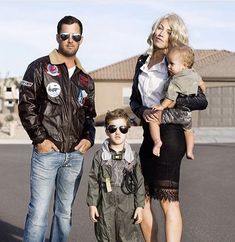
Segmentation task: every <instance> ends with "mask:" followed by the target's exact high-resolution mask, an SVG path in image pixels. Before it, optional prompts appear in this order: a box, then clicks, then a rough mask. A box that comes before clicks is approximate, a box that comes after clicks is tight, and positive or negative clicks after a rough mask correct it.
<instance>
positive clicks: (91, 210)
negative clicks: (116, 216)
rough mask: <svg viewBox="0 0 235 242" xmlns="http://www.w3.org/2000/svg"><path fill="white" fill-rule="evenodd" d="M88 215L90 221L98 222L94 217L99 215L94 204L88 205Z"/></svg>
mask: <svg viewBox="0 0 235 242" xmlns="http://www.w3.org/2000/svg"><path fill="white" fill-rule="evenodd" d="M89 217H90V219H91V221H92V222H94V223H96V222H98V221H97V219H96V218H97V217H99V213H98V210H97V208H96V206H90V207H89Z"/></svg>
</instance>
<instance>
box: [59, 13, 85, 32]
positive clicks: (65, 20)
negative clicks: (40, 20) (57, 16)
mask: <svg viewBox="0 0 235 242" xmlns="http://www.w3.org/2000/svg"><path fill="white" fill-rule="evenodd" d="M74 23H77V24H78V25H79V27H80V31H81V33H80V34H81V35H82V32H83V26H82V22H81V21H80V20H79V19H77V18H75V17H73V16H64V17H63V18H62V19H61V20H60V21H59V22H58V24H57V34H60V31H61V28H62V25H63V24H68V25H71V24H74Z"/></svg>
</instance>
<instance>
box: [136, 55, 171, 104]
mask: <svg viewBox="0 0 235 242" xmlns="http://www.w3.org/2000/svg"><path fill="white" fill-rule="evenodd" d="M149 60H150V56H149V57H148V59H147V60H146V61H145V63H144V65H143V66H142V67H141V68H140V69H141V70H142V72H141V74H140V75H139V83H138V88H139V91H140V94H141V98H142V102H143V105H144V106H147V107H152V106H153V105H156V104H160V101H161V99H163V98H164V96H165V90H164V85H165V83H166V82H167V79H168V70H167V64H166V59H165V58H164V59H163V60H162V61H161V62H160V63H158V64H156V65H153V66H152V67H151V68H150V69H149V68H148V63H149Z"/></svg>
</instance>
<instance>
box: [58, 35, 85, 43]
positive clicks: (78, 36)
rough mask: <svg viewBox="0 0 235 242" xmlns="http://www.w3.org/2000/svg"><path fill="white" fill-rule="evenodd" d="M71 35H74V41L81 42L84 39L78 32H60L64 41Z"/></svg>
mask: <svg viewBox="0 0 235 242" xmlns="http://www.w3.org/2000/svg"><path fill="white" fill-rule="evenodd" d="M70 35H71V36H72V39H73V40H74V41H76V42H79V41H80V40H81V39H82V36H81V35H80V34H78V33H72V34H70V33H61V34H60V38H61V39H62V40H63V41H65V40H67V39H68V38H69V37H70Z"/></svg>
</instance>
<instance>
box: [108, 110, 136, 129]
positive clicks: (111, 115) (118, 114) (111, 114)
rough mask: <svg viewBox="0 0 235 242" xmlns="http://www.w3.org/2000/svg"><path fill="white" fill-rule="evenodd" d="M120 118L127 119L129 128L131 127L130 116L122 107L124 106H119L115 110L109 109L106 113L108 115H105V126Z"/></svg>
mask: <svg viewBox="0 0 235 242" xmlns="http://www.w3.org/2000/svg"><path fill="white" fill-rule="evenodd" d="M119 118H122V119H125V121H126V125H127V127H128V128H130V127H131V122H130V118H129V116H128V115H127V113H126V112H125V110H124V109H122V108H117V109H115V110H113V111H108V112H107V113H106V115H105V127H106V128H107V127H108V125H109V123H110V122H111V121H113V120H116V119H119Z"/></svg>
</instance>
